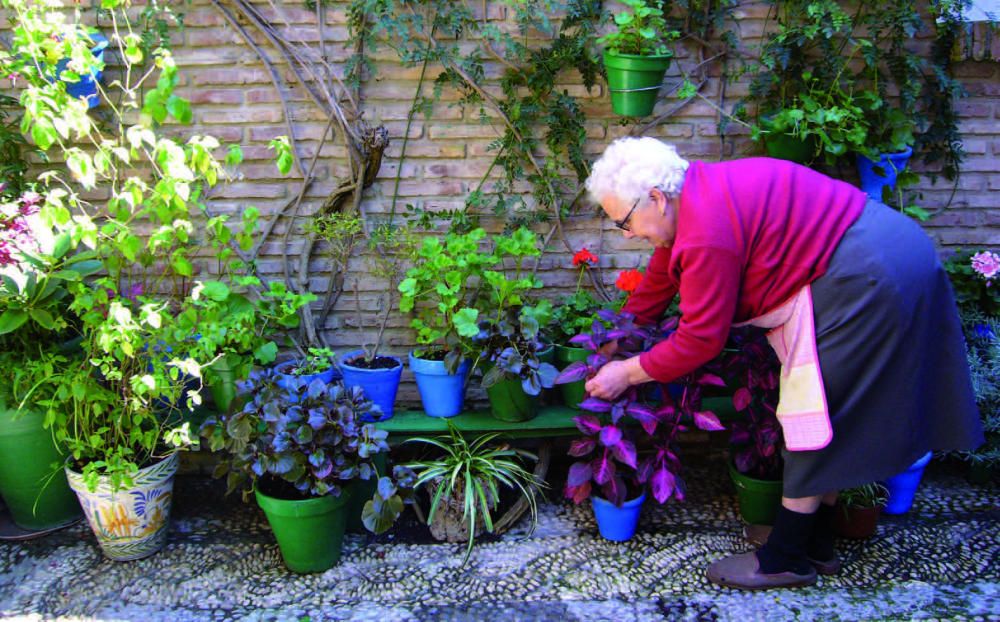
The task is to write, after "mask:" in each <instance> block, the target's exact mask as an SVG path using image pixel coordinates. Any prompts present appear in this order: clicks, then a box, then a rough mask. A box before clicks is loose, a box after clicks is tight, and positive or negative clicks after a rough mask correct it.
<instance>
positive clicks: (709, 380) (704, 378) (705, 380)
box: [698, 374, 726, 387]
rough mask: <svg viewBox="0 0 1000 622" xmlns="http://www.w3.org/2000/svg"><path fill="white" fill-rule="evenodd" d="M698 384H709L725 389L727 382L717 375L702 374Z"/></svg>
mask: <svg viewBox="0 0 1000 622" xmlns="http://www.w3.org/2000/svg"><path fill="white" fill-rule="evenodd" d="M698 384H707V385H710V386H713V387H724V386H726V381H725V380H723V379H722V378H720V377H718V376H716V375H715V374H702V375H700V376H698Z"/></svg>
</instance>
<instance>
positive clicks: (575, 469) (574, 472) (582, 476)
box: [566, 462, 593, 486]
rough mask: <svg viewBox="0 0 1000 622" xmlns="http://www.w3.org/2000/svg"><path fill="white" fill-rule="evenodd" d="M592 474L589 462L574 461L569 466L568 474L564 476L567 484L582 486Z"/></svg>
mask: <svg viewBox="0 0 1000 622" xmlns="http://www.w3.org/2000/svg"><path fill="white" fill-rule="evenodd" d="M592 475H593V471H592V470H591V468H590V463H589V462H574V463H573V465H572V466H571V467H569V475H567V476H566V485H567V486H582V485H583V484H584V483H585V482H589V481H590V478H591V477H592Z"/></svg>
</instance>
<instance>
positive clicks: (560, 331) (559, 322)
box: [544, 248, 621, 345]
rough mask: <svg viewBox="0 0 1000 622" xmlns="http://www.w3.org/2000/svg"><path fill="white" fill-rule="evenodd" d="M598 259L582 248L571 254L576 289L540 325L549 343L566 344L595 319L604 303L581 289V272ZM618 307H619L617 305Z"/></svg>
mask: <svg viewBox="0 0 1000 622" xmlns="http://www.w3.org/2000/svg"><path fill="white" fill-rule="evenodd" d="M597 262H598V257H597V255H594V254H593V253H591V252H590V251H588V250H587V249H586V248H583V249H581V250H579V251H577V252H576V253H575V254H574V255H573V266H574V267H575V268H576V269H577V271H578V274H577V279H576V290H575V291H574V292H573V293H572V294H570V295H569V296H565V297H563V298H562V299H561V300H560V301H559V303H558V304H556V305H555V307H554V308H553V310H552V318H551V320H550V322H549V323H548V325H547V326H545V328H544V332H545V334H546V336H547V337H548V338H549V339H550V340H551V342H552V343H556V344H562V345H567V344H568V343H569V340H570V339H572V338H573V337H576V336H577V335H579V334H581V333H585V332H588V331H589V330H590V327H591V326H592V325H593V323H594V320H595V319H597V312H598V311H600V310H601V309H602V308H604V305H603V304H602V303H601V302H600V301H599V300H598V299H597V298H595V297H594V295H593V294H591V293H590V292H589V291H587V290H585V289H582V285H583V275H584V273H585V272H586V271H587V266H588V265H591V264H596V263H597ZM618 308H619V309H620V308H621V306H620V305H619V306H618Z"/></svg>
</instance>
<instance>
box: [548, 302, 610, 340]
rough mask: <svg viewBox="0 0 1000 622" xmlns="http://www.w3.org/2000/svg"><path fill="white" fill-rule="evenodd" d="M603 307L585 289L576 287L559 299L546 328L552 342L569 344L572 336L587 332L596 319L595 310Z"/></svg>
mask: <svg viewBox="0 0 1000 622" xmlns="http://www.w3.org/2000/svg"><path fill="white" fill-rule="evenodd" d="M603 308H604V305H603V304H601V302H600V301H599V300H597V299H596V298H594V295H593V294H591V293H590V292H588V291H586V290H579V289H578V290H577V291H575V292H573V293H572V294H570V295H569V296H566V297H565V298H563V299H562V300H560V301H559V304H558V305H556V306H555V308H554V309H553V311H552V321H551V323H550V324H549V325H548V327H547V329H546V332H547V333H548V334H549V337H550V338H551V339H552V343H556V344H560V345H569V340H570V339H572V338H573V337H575V336H577V335H579V334H581V333H586V332H589V331H590V329H591V327H592V326H593V324H594V320H596V319H597V312H598V311H599V310H601V309H603Z"/></svg>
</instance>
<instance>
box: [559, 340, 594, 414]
mask: <svg viewBox="0 0 1000 622" xmlns="http://www.w3.org/2000/svg"><path fill="white" fill-rule="evenodd" d="M590 354H591V352H590V350H587V349H585V348H574V347H572V346H556V367H558V368H559V371H562V370H564V369H566V368H567V367H568V366H569V364H570V363H575V362H577V361H585V360H587V357H588V356H590ZM586 384H587V382H586V381H585V380H577V381H576V382H569V383H566V384H560V385H558V386H559V392H560V393H562V398H563V404H566V405H567V406H569V407H571V408H579V407H580V402H582V401H583V400H584V399H585V398H586V397H587V390H586V389H585V388H584V386H585V385H586Z"/></svg>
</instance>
